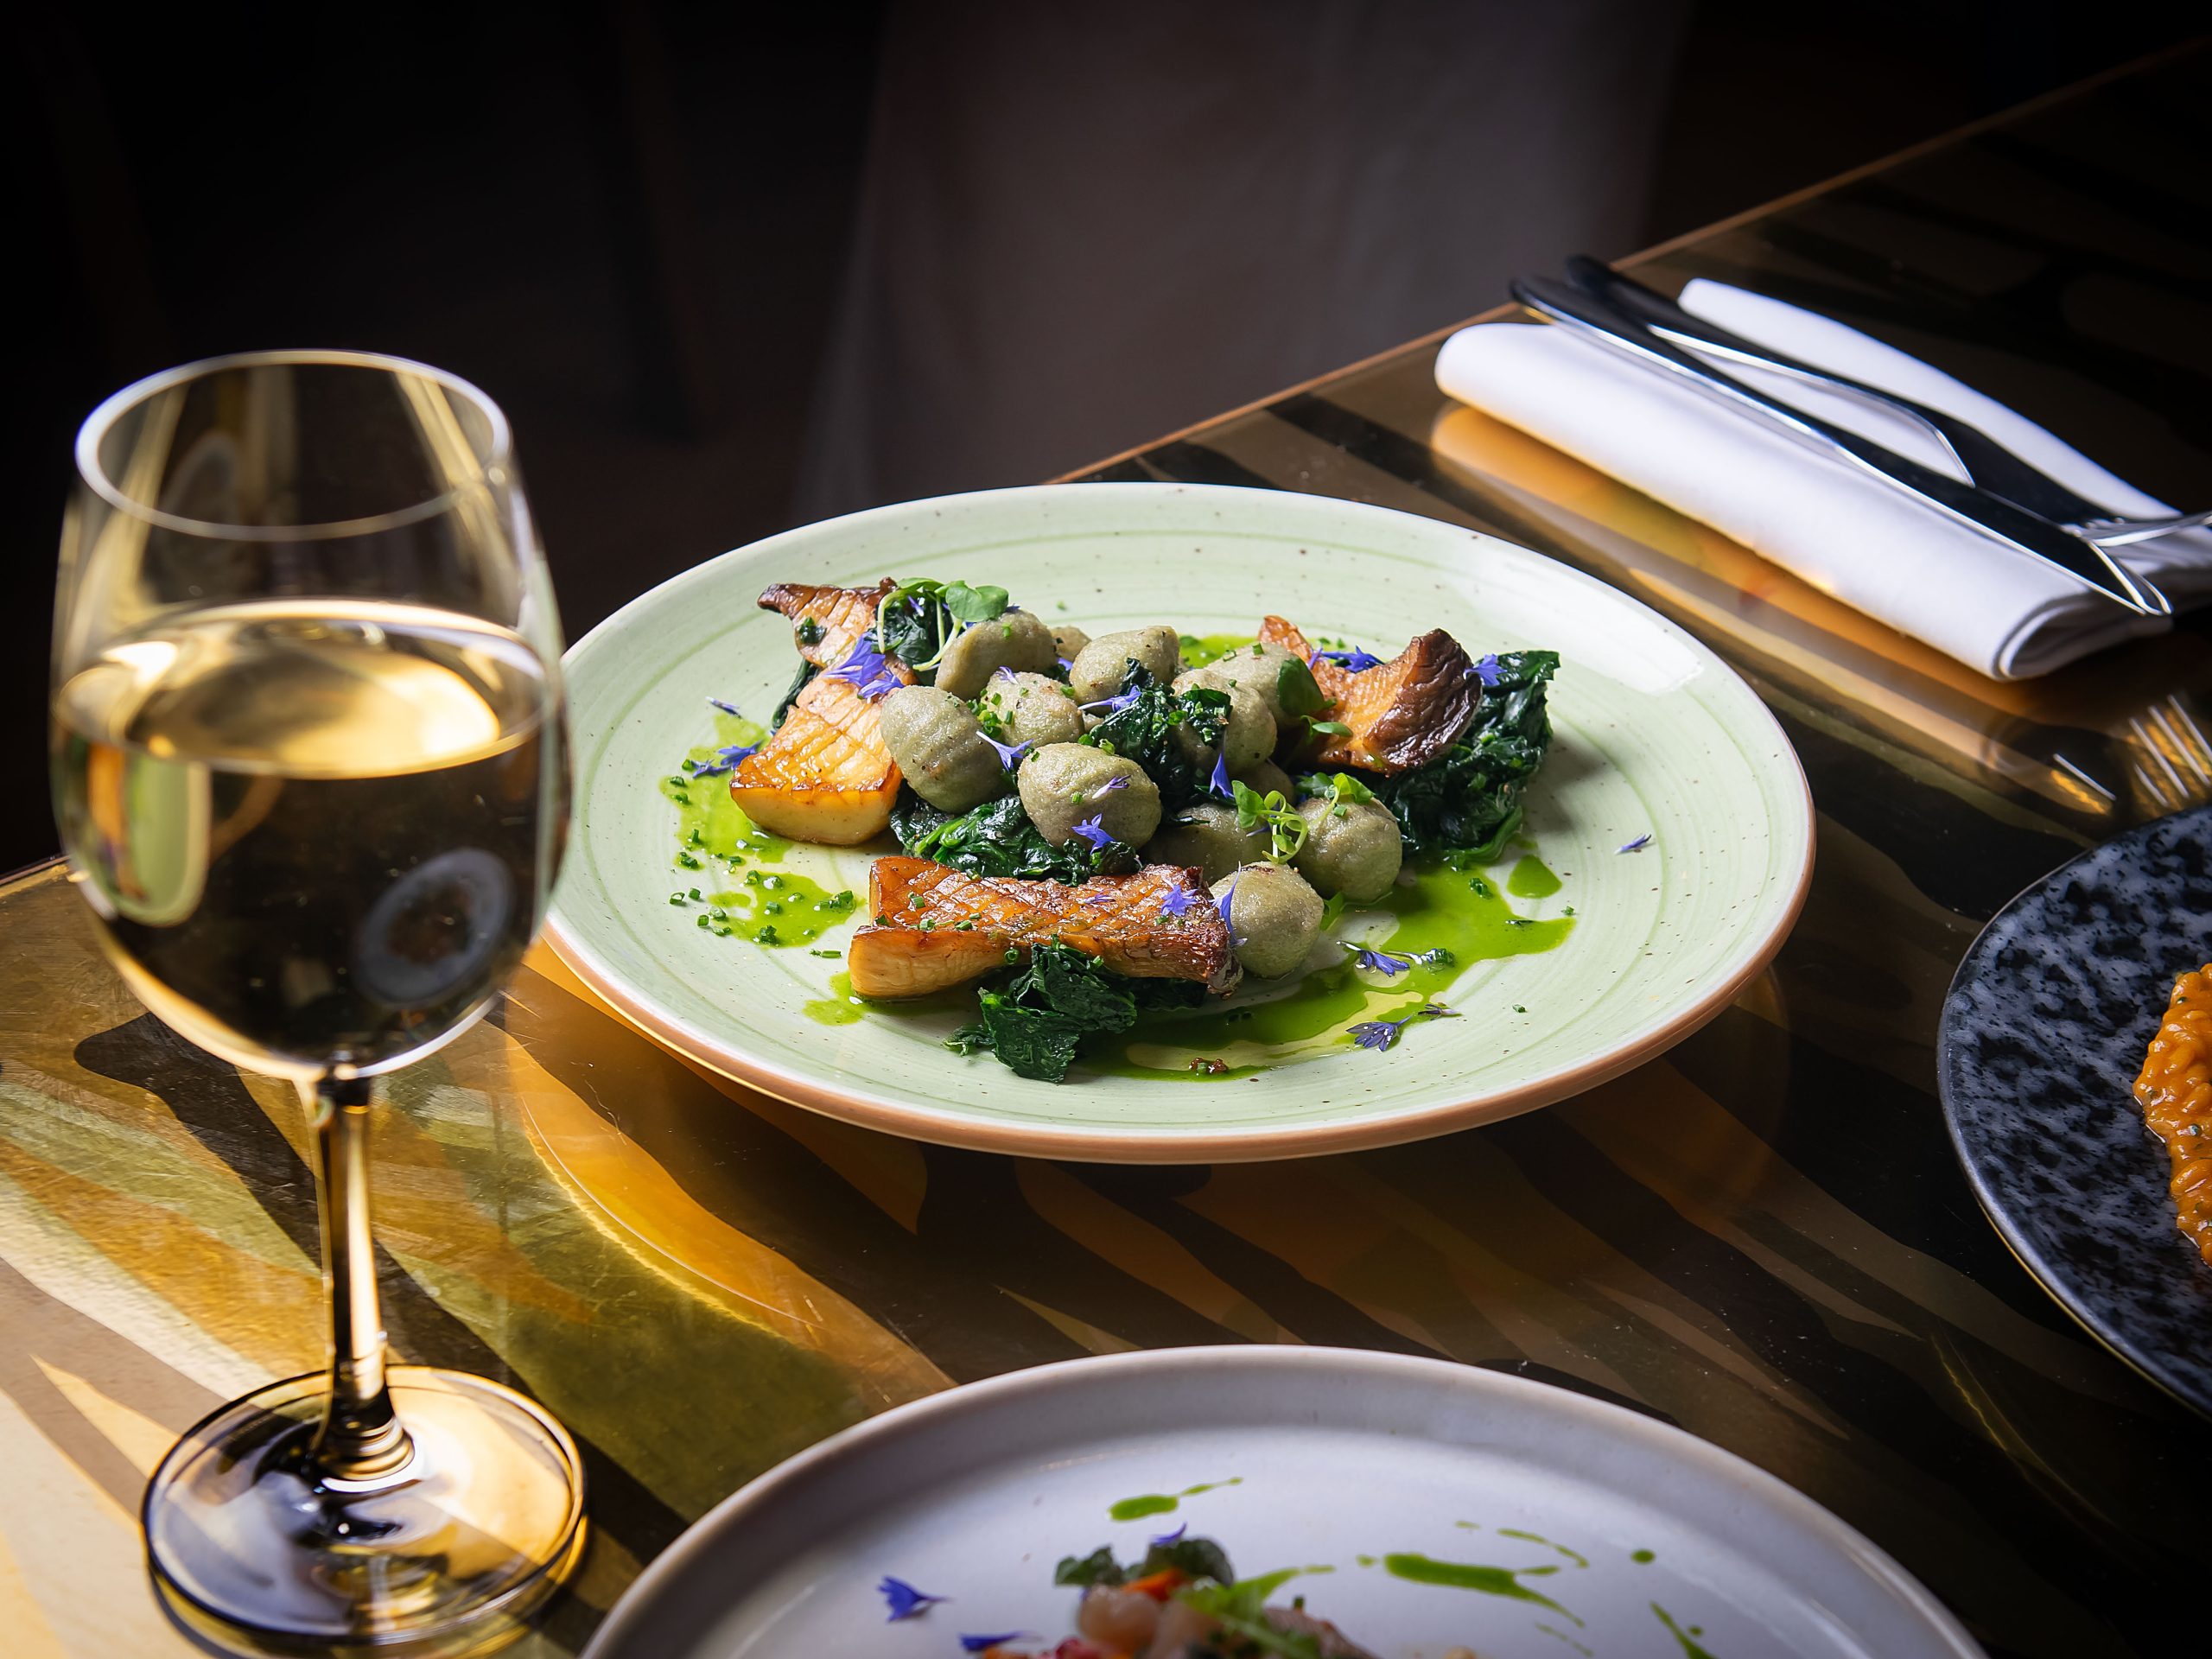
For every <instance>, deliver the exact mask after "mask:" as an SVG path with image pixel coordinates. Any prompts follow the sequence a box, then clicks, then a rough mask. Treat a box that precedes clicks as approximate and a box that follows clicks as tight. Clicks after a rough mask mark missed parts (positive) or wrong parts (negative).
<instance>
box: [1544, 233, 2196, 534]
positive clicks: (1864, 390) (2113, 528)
mask: <svg viewBox="0 0 2212 1659" xmlns="http://www.w3.org/2000/svg"><path fill="white" fill-rule="evenodd" d="M1567 281H1569V282H1570V283H1573V284H1574V285H1575V286H1576V287H1577V288H1579V289H1581V290H1582V291H1583V292H1584V293H1586V294H1588V295H1590V296H1592V298H1594V299H1598V300H1602V301H1605V302H1607V303H1609V304H1611V305H1614V306H1616V307H1618V308H1620V309H1621V310H1624V311H1625V312H1627V313H1628V314H1629V315H1631V316H1633V317H1635V318H1636V319H1637V321H1640V322H1642V323H1643V324H1644V325H1645V326H1646V327H1650V328H1652V329H1655V330H1656V331H1657V332H1659V333H1660V334H1666V335H1668V336H1669V337H1671V338H1673V339H1674V340H1675V342H1676V343H1677V344H1679V345H1685V346H1694V347H1696V348H1697V349H1698V350H1699V351H1700V352H1704V353H1710V354H1711V355H1713V356H1715V357H1719V358H1721V359H1726V360H1727V361H1729V362H1733V363H1741V364H1748V365H1751V367H1753V368H1759V369H1770V370H1773V371H1775V372H1777V373H1780V374H1783V375H1787V376H1789V377H1790V378H1793V379H1796V380H1801V381H1807V382H1809V383H1811V384H1813V385H1822V386H1827V387H1830V388H1832V389H1834V390H1837V391H1846V392H1850V393H1853V394H1854V395H1856V396H1858V397H1866V398H1871V399H1872V400H1873V401H1874V402H1876V403H1878V404H1883V405H1885V407H1887V408H1890V409H1893V410H1897V412H1898V413H1899V414H1901V415H1904V416H1907V417H1908V418H1909V419H1910V420H1912V421H1913V422H1915V423H1916V424H1918V425H1919V426H1920V427H1921V428H1922V429H1923V430H1924V431H1926V432H1927V434H1928V435H1929V436H1930V437H1932V438H1933V439H1935V440H1936V442H1937V443H1939V444H1941V445H1942V447H1943V448H1945V449H1947V450H1948V451H1949V452H1950V455H1951V458H1952V459H1953V460H1954V461H1956V462H1957V463H1958V464H1959V467H1961V470H1962V471H1964V472H1965V473H1966V474H1967V476H1968V477H1969V478H1971V479H1972V480H1974V483H1975V484H1976V485H1977V486H1979V487H1980V488H1982V489H1985V490H1987V491H1988V492H1989V493H1991V494H1992V495H1996V496H2000V497H2002V498H2003V499H2005V500H2007V501H2009V502H2011V503H2012V505H2014V506H2016V507H2018V508H2020V509H2021V510H2022V511H2024V512H2032V513H2034V514H2035V515H2036V516H2037V518H2044V519H2047V520H2048V521H2050V523H2051V524H2055V525H2056V526H2057V527H2058V528H2059V529H2061V530H2063V531H2067V532H2068V533H2069V535H2074V536H2078V537H2081V538H2082V540H2084V541H2088V542H2094V543H2096V544H2097V545H2098V546H2100V547H2126V546H2127V545H2129V544H2130V543H2134V542H2147V541H2151V540H2152V539H2154V538H2155V537H2160V536H2170V535H2171V534H2173V533H2174V532H2175V531H2181V530H2194V529H2196V528H2197V527H2198V526H2199V525H2202V524H2212V512H2186V513H2176V514H2174V515H2172V516H2171V517H2170V518H2126V517H2123V516H2120V515H2117V514H2114V513H2113V512H2112V511H2111V509H2109V508H2108V507H2106V506H2105V505H2102V504H2101V502H2096V501H2092V500H2090V499H2088V497H2087V496H2083V495H2077V494H2075V493H2074V492H2073V491H2072V490H2069V489H2068V488H2067V487H2066V486H2064V485H2063V484H2061V483H2060V482H2059V481H2058V480H2056V479H2055V478H2053V477H2051V476H2050V474H2048V473H2046V472H2044V470H2043V469H2042V468H2041V467H2037V466H2036V465H2034V464H2033V463H2032V462H2031V461H2027V460H2024V458H2022V457H2021V456H2019V455H2018V454H2014V453H2013V452H2012V450H2010V449H2007V448H2005V446H2004V445H2003V444H2001V443H1999V442H1997V440H1996V439H1994V438H1993V437H1991V436H1990V435H1988V434H1987V433H1986V432H1984V431H1983V430H1982V429H1980V427H1978V426H1975V425H1974V424H1973V423H1971V422H1968V421H1965V420H1961V418H1960V417H1959V416H1955V415H1952V414H1948V413H1947V412H1945V411H1944V410H1940V409H1934V408H1930V407H1929V405H1928V404H1923V403H1920V402H1917V401H1916V400H1915V399H1913V398H1910V397H1905V396H1904V395H1903V394H1902V393H1899V392H1894V391H1886V390H1885V389H1884V388H1882V387H1880V386H1875V385H1868V384H1867V383H1866V382H1865V381H1863V380H1857V379H1853V378H1852V377H1851V376H1849V375H1847V374H1841V373H1839V372H1836V371H1834V370H1833V369H1823V368H1819V367H1816V366H1815V365H1813V364H1810V363H1808V362H1805V361H1803V360H1802V359H1799V358H1795V357H1792V356H1790V355H1789V353H1786V352H1780V351H1777V350H1776V349H1774V348H1773V347H1772V346H1761V345H1758V344H1756V343H1755V342H1753V341H1751V340H1746V339H1745V338H1744V337H1743V336H1742V335H1741V334H1735V333H1733V332H1732V331H1731V330H1729V329H1726V328H1723V327H1721V326H1720V325H1719V324H1718V323H1714V322H1708V321H1706V320H1705V319H1704V318H1703V317H1700V316H1698V315H1695V314H1694V313H1692V312H1689V311H1686V310H1684V309H1683V308H1681V306H1680V305H1678V304H1676V303H1675V302H1674V301H1673V300H1670V299H1669V298H1668V297H1667V296H1665V295H1663V294H1660V293H1656V292H1655V291H1654V290H1652V289H1648V288H1646V287H1644V285H1643V283H1639V282H1637V281H1636V280H1635V279H1634V278H1633V277H1624V276H1623V275H1622V274H1621V273H1620V272H1618V271H1617V270H1614V269H1613V268H1612V267H1611V265H1608V264H1605V262H1604V261H1603V260H1599V259H1593V258H1592V257H1590V256H1589V255H1587V254H1576V255H1574V256H1573V257H1572V258H1570V259H1569V260H1568V261H1567Z"/></svg>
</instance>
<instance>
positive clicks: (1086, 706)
mask: <svg viewBox="0 0 2212 1659" xmlns="http://www.w3.org/2000/svg"><path fill="white" fill-rule="evenodd" d="M1143 695H1144V693H1143V692H1141V691H1124V692H1122V694H1121V695H1120V696H1113V697H1101V698H1099V700H1098V701H1097V702H1084V703H1077V705H1076V706H1077V708H1079V709H1082V710H1083V712H1084V714H1086V715H1087V714H1089V713H1090V711H1091V710H1092V709H1110V710H1112V711H1113V712H1114V713H1115V714H1117V715H1118V714H1120V713H1121V712H1122V709H1126V708H1128V706H1129V705H1130V704H1131V703H1133V702H1135V701H1136V700H1137V699H1138V698H1139V697H1141V696H1143Z"/></svg>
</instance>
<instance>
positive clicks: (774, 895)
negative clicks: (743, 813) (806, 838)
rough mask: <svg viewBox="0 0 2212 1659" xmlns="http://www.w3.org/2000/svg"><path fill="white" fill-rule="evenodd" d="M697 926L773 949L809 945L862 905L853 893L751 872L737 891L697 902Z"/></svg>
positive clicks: (785, 874)
mask: <svg viewBox="0 0 2212 1659" xmlns="http://www.w3.org/2000/svg"><path fill="white" fill-rule="evenodd" d="M697 902H698V903H699V904H701V905H703V906H705V908H704V909H702V910H701V911H700V912H699V925H700V926H701V927H702V928H704V929H705V930H706V931H708V932H709V933H712V934H713V935H715V938H723V939H733V938H734V939H750V940H751V941H752V942H753V944H760V945H766V946H768V947H769V948H770V949H772V950H774V949H778V948H780V947H783V946H785V945H793V944H812V943H813V942H814V941H815V940H816V939H818V938H821V937H822V936H823V934H824V933H826V932H828V931H829V930H830V929H831V928H833V927H836V926H837V925H840V924H841V923H842V922H843V921H844V919H845V918H847V917H848V916H850V915H851V914H852V913H853V911H854V909H855V906H858V905H859V903H860V900H859V899H857V898H855V896H854V895H853V893H852V892H851V891H850V890H849V889H847V890H844V891H842V892H838V893H832V892H830V891H829V889H828V888H827V887H823V885H822V884H821V883H820V882H818V881H815V880H810V879H809V878H807V877H806V876H804V875H793V874H791V873H790V872H788V871H785V870H747V871H746V873H745V875H744V878H743V879H742V880H741V881H740V882H739V883H738V885H737V886H736V887H732V888H729V889H728V891H726V892H722V893H709V894H708V895H706V896H705V897H704V898H702V899H699V900H698V901H697Z"/></svg>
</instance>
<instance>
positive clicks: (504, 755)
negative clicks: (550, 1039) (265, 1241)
mask: <svg viewBox="0 0 2212 1659" xmlns="http://www.w3.org/2000/svg"><path fill="white" fill-rule="evenodd" d="M560 653H561V638H560V623H559V620H558V619H557V617H556V615H555V613H554V608H553V596H552V591H551V588H550V583H549V582H548V580H547V577H546V574H545V568H544V564H543V560H542V558H541V556H540V555H539V551H538V548H537V539H536V537H535V535H534V534H533V532H532V530H531V521H530V515H529V511H528V508H527V506H526V505H525V503H524V499H523V493H522V484H521V480H520V479H519V477H518V475H517V474H516V472H515V466H514V460H513V457H512V454H511V450H510V444H509V439H508V432H507V425H506V421H505V417H504V416H502V415H501V414H500V412H499V410H498V408H497V407H495V406H494V405H493V403H492V402H491V400H490V399H488V398H486V397H485V396H484V395H483V394H482V393H481V392H480V391H477V390H476V389H475V388H474V387H473V386H470V385H467V384H466V383H464V382H462V381H460V380H457V379H455V378H453V377H452V376H451V375H448V374H444V373H442V372H439V371H437V370H435V369H429V368H425V367H423V366H422V365H419V364H415V363H409V362H405V361H404V360H401V359H397V358H385V357H372V356H366V355H361V354H358V353H342V352H264V353H251V354H247V355H242V356H236V357H226V358H219V359H213V360H211V361H208V362H204V363H196V364H193V365H189V366H188V367H185V368H181V369H176V370H173V371H171V372H168V373H167V374H162V375H157V376H156V377H154V378H152V379H149V380H144V381H141V382H140V383H139V384H138V385H134V386H131V387H129V388H128V389H126V390H125V391H120V392H118V393H117V394H116V395H115V396H114V397H111V398H110V399H109V400H108V401H107V402H106V403H105V404H102V405H101V406H100V407H99V409H98V410H95V411H94V412H93V414H92V417H91V418H90V419H89V420H88V421H86V423H85V426H84V429H83V431H82V432H81V433H80V434H79V436H78V440H77V482H76V487H75V490H74V492H73V496H72V499H71V501H70V504H69V509H68V513H67V520H66V523H65V525H64V529H63V534H62V547H61V582H60V601H59V603H58V606H57V608H56V617H55V627H54V707H53V716H54V723H53V745H52V760H53V780H54V812H55V817H56V819H57V821H58V823H59V824H60V830H61V839H62V844H63V846H64V847H65V848H66V849H67V853H68V857H69V862H70V865H71V867H72V871H73V877H74V880H76V883H77V887H78V891H79V892H80V893H83V894H84V896H85V898H86V900H87V901H88V902H89V903H90V904H91V906H92V913H93V915H94V917H95V918H97V923H98V927H99V935H100V939H101V943H102V944H103V946H104V947H105V950H106V952H107V954H108V956H109V957H110V958H111V960H112V961H113V962H114V963H115V965H116V967H117V968H118V969H119V970H120V971H121V972H122V975H123V976H124V979H125V980H126V981H127V982H129V984H130V988H131V989H132V990H133V991H135V992H136V993H137V995H138V996H139V997H140V999H141V1000H143V1001H144V1002H145V1004H146V1006H147V1007H149V1008H151V1009H152V1010H153V1011H154V1012H155V1013H156V1014H158V1015H159V1016H160V1017H161V1018H162V1020H164V1021H166V1022H167V1023H168V1025H170V1026H171V1027H174V1028H175V1029H176V1030H177V1031H178V1032H180V1033H182V1034H183V1035H184V1036H186V1037H188V1038H189V1039H191V1040H192V1041H193V1042H194V1043H196V1044H198V1045H199V1046H201V1047H202V1048H205V1049H207V1050H209V1051H211V1052H213V1053H216V1054H219V1055H220V1056H221V1057H223V1058H225V1059H227V1060H230V1061H232V1063H233V1064H235V1065H239V1066H241V1067H245V1068H246V1069H248V1070H251V1071H262V1072H267V1073H270V1074H273V1075H276V1076H278V1077H288V1078H289V1079H291V1080H292V1081H293V1082H295V1083H296V1084H297V1086H298V1088H299V1090H300V1094H301V1097H302V1100H303V1101H304V1103H305V1104H306V1107H307V1109H308V1114H309V1116H310V1117H311V1119H312V1122H313V1124H314V1129H315V1137H314V1146H315V1184H316V1190H317V1193H318V1196H319V1198H320V1203H321V1222H322V1269H323V1283H324V1287H325V1291H326V1294H327V1304H328V1308H329V1315H330V1363H329V1366H328V1369H327V1370H326V1371H323V1372H321V1373H316V1374H313V1375H309V1376H300V1377H294V1378H292V1379H290V1380H289V1381H287V1382H283V1383H276V1384H273V1385H271V1386H270V1387H268V1388H265V1389H261V1390H260V1391H259V1392H257V1393H256V1394H252V1395H247V1396H246V1397H245V1399H243V1400H238V1401H234V1402H232V1403H231V1404H230V1405H227V1406H226V1407H224V1408H222V1409H221V1410H219V1411H218V1412H216V1413H215V1414H213V1416H211V1417H209V1418H207V1420H206V1421H203V1422H201V1423H200V1424H199V1425H198V1426H197V1427H194V1428H193V1429H192V1430H191V1431H190V1432H188V1433H187V1434H186V1435H185V1437H184V1438H183V1440H181V1441H180V1442H179V1443H178V1444H177V1445H176V1446H175V1448H174V1449H172V1450H171V1451H170V1452H169V1453H168V1457H167V1458H166V1459H163V1461H162V1465H161V1467H160V1468H159V1469H158V1470H156V1471H155V1474H154V1477H153V1479H152V1482H151V1483H150V1484H149V1486H148V1488H147V1491H146V1498H145V1504H144V1509H143V1520H144V1523H145V1529H146V1543H147V1553H148V1556H149V1560H150V1562H151V1565H152V1569H153V1574H154V1579H155V1582H156V1586H158V1587H159V1589H160V1591H161V1592H162V1599H163V1602H164V1605H166V1606H167V1607H168V1609H169V1611H171V1612H172V1613H173V1614H174V1615H175V1617H176V1618H178V1619H179V1620H180V1621H181V1623H183V1624H185V1625H187V1626H188V1628H189V1629H190V1630H193V1631H194V1632H195V1633H197V1634H198V1635H200V1637H203V1638H205V1639H207V1640H208V1641H210V1642H212V1643H214V1644H215V1645H217V1646H219V1647H221V1648H225V1649H229V1650H232V1651H235V1652H245V1653H306V1652H315V1653H331V1652H337V1653H356V1652H366V1651H368V1650H371V1649H373V1650H374V1651H376V1652H378V1653H379V1654H406V1655H415V1654H440V1655H445V1654H456V1653H466V1652H480V1651H482V1650H483V1649H486V1648H487V1647H490V1646H493V1645H496V1644H497V1643H499V1641H501V1640H504V1639H505V1638H506V1637H511V1636H512V1635H514V1634H517V1633H518V1632H519V1631H520V1630H521V1629H522V1628H523V1624H522V1620H523V1618H524V1616H525V1615H526V1614H527V1613H528V1612H529V1611H531V1609H532V1608H533V1607H535V1606H536V1605H537V1603H538V1602H540V1601H541V1600H542V1599H543V1598H544V1597H545V1596H546V1595H547V1594H549V1593H550V1592H551V1590H552V1589H553V1588H554V1587H555V1586H556V1585H558V1584H559V1583H560V1582H561V1581H562V1580H563V1578H564V1577H565V1576H566V1575H567V1574H568V1573H569V1571H570V1569H571V1568H572V1567H574V1565H575V1560H576V1557H577V1555H578V1554H579V1553H580V1552H581V1549H582V1539H583V1474H582V1464H581V1462H580V1460H579V1459H578V1457H577V1454H576V1448H575V1443H574V1442H573V1441H572V1440H570V1439H569V1436H568V1434H567V1433H566V1432H565V1431H564V1430H563V1428H562V1427H561V1426H560V1425H559V1424H558V1423H557V1422H556V1421H554V1420H553V1419H552V1418H551V1417H550V1415H548V1414H546V1413H545V1412H544V1411H543V1410H541V1409H540V1408H538V1407H537V1405H535V1404H534V1403H532V1402H531V1401H529V1400H526V1399H524V1397H523V1396H522V1395H519V1394H517V1393H515V1392H514V1391H513V1390H512V1389H506V1388H503V1387H501V1386H499V1384H497V1383H491V1382H488V1381H486V1380H485V1379H484V1378H481V1377H475V1376H466V1375H463V1374H461V1373H457V1372H452V1371H442V1370H428V1369H423V1368H417V1367H405V1366H394V1367H387V1365H386V1363H385V1338H384V1325H383V1320H382V1318H381V1316H380V1314H379V1313H378V1306H377V1280H376V1259H375V1245H374V1243H373V1241H372V1236H371V1232H370V1222H369V1192H368V1169H367V1162H366V1156H365V1140H366V1136H367V1133H368V1127H369V1118H370V1112H371V1107H370V1080H371V1079H372V1077H375V1076H376V1075H377V1074H378V1072H383V1071H391V1070H392V1069H393V1068H394V1067H397V1066H400V1065H405V1064H406V1063H408V1062H409V1061H410V1060H413V1059H416V1058H420V1057H421V1056H423V1055H424V1054H427V1053H429V1052H431V1051H432V1050H434V1049H435V1048H437V1047H439V1046H441V1045H442V1044H444V1043H447V1042H448V1041H450V1040H452V1039H453V1038H454V1037H455V1036H456V1035H458V1034H459V1033H461V1031H463V1030H464V1029H466V1028H467V1027H468V1025H469V1024H470V1023H471V1022H473V1021H474V1020H475V1019H476V1018H477V1017H478V1016H479V1015H480V1014H482V1013H483V1012H484V1009H485V1007H486V1005H487V1004H488V1003H489V1002H490V1001H491V999H492V997H493V995H495V994H496V993H497V991H498V990H499V987H500V985H501V984H502V983H503V982H505V979H506V978H507V976H508V975H509V974H510V973H512V971H513V969H514V967H515V965H516V963H518V961H519V960H520V959H521V957H522V954H523V951H524V949H525V948H526V947H527V946H528V945H529V944H530V941H531V937H532V936H533V934H534V933H535V932H536V931H537V925H538V922H539V920H540V918H542V917H543V914H544V912H545V905H546V899H547V895H548V893H549V891H550V888H551V886H552V882H553V876H554V873H555V870H556V868H557V866H558V864H559V861H560V855H561V848H562V843H563V837H564V836H565V833H566V826H567V813H568V792H569V762H568V746H567V742H566V734H565V731H564V728H563V708H562V698H561V683H560ZM239 1290H240V1294H251V1287H249V1286H240V1287H239Z"/></svg>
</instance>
